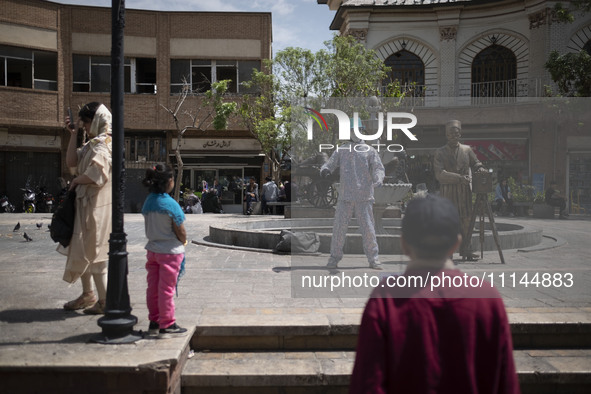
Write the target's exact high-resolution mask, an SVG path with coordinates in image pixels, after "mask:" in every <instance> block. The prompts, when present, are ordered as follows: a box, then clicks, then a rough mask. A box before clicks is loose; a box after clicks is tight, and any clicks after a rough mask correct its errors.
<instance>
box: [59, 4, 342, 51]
mask: <svg viewBox="0 0 591 394" xmlns="http://www.w3.org/2000/svg"><path fill="white" fill-rule="evenodd" d="M54 2H56V3H62V4H78V5H91V6H99V7H110V6H111V3H112V2H111V0H54ZM125 7H126V9H144V10H158V11H251V12H252V11H254V12H271V13H272V20H273V53H274V54H275V53H276V52H277V51H279V50H281V49H284V48H287V47H289V46H292V47H302V48H307V49H310V50H312V51H314V52H315V51H317V50H319V49H322V48H324V44H323V43H324V41H326V40H330V39H331V38H332V34H333V32H332V31H331V30H329V26H330V22H331V21H332V19H333V17H334V14H335V11H330V10H329V9H328V6H327V5H324V4H318V3H317V2H316V0H126V1H125Z"/></svg>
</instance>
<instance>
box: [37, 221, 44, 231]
mask: <svg viewBox="0 0 591 394" xmlns="http://www.w3.org/2000/svg"><path fill="white" fill-rule="evenodd" d="M35 225H36V226H37V230H41V227H43V223H35Z"/></svg>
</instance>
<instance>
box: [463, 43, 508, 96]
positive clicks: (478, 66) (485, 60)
mask: <svg viewBox="0 0 591 394" xmlns="http://www.w3.org/2000/svg"><path fill="white" fill-rule="evenodd" d="M516 78H517V58H516V57H515V54H514V53H513V51H511V50H510V49H507V48H505V47H503V46H500V45H495V44H493V45H491V46H489V47H488V48H485V49H483V50H482V51H481V52H480V53H479V54H478V55H476V57H475V58H474V61H473V62H472V97H515V96H516V93H517V79H516Z"/></svg>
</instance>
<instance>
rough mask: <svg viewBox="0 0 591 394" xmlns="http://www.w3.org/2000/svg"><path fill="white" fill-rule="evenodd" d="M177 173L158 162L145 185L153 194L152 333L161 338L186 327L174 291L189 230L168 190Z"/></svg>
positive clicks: (149, 225) (149, 217)
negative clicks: (177, 314)
mask: <svg viewBox="0 0 591 394" xmlns="http://www.w3.org/2000/svg"><path fill="white" fill-rule="evenodd" d="M173 175H174V172H173V170H172V168H171V167H170V166H169V165H167V164H158V165H156V166H155V167H154V168H150V169H148V170H147V171H146V178H145V179H144V180H143V184H144V186H146V187H148V188H149V190H150V194H149V195H148V197H147V198H146V201H145V202H144V206H143V208H142V214H143V215H144V219H145V230H146V237H147V238H148V243H147V244H146V250H147V251H148V253H147V262H146V270H147V271H148V277H147V280H148V289H147V290H146V302H147V304H148V318H149V319H150V326H149V328H148V334H149V335H156V334H158V335H159V337H160V338H166V337H170V336H175V335H183V334H185V333H186V332H187V329H186V328H182V327H179V326H178V325H177V324H176V319H175V317H174V298H173V296H174V292H175V287H176V283H177V279H178V275H179V270H180V267H181V263H182V261H183V259H184V257H185V245H186V244H187V233H186V231H185V227H184V225H183V222H184V221H185V214H184V213H183V211H182V209H181V207H180V205H179V204H178V203H177V202H176V201H175V200H174V199H173V198H172V197H170V195H169V194H168V193H170V192H171V191H172V189H173V188H174V178H173Z"/></svg>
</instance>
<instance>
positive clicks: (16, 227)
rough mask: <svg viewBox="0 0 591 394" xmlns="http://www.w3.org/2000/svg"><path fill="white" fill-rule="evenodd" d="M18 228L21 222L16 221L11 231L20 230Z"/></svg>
mask: <svg viewBox="0 0 591 394" xmlns="http://www.w3.org/2000/svg"><path fill="white" fill-rule="evenodd" d="M20 228H21V222H18V223H17V224H16V226H14V229H13V230H12V231H13V232H16V231H18V230H20Z"/></svg>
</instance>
